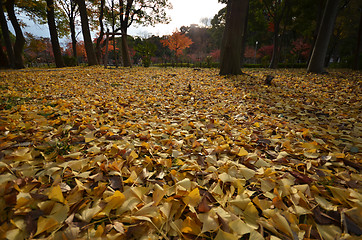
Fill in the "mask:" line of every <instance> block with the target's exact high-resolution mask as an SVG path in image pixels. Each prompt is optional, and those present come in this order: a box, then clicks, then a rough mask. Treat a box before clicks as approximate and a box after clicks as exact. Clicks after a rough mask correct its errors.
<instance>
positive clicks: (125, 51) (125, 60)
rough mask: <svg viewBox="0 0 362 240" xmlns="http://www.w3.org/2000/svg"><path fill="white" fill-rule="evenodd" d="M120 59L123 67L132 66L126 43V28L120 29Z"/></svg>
mask: <svg viewBox="0 0 362 240" xmlns="http://www.w3.org/2000/svg"><path fill="white" fill-rule="evenodd" d="M121 32H122V59H123V66H124V67H132V63H131V56H130V55H129V50H128V43H127V28H126V29H122V30H121Z"/></svg>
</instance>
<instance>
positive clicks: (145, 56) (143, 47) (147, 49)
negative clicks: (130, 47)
mask: <svg viewBox="0 0 362 240" xmlns="http://www.w3.org/2000/svg"><path fill="white" fill-rule="evenodd" d="M134 49H135V50H136V52H137V53H138V55H139V56H140V57H141V59H142V64H143V66H144V67H149V66H150V64H151V57H152V56H153V55H154V53H155V51H156V45H154V44H152V43H150V42H149V41H147V40H142V41H140V42H139V43H138V44H137V45H136V46H135V48H134Z"/></svg>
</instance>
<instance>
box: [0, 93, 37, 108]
mask: <svg viewBox="0 0 362 240" xmlns="http://www.w3.org/2000/svg"><path fill="white" fill-rule="evenodd" d="M30 100H31V98H23V97H15V96H7V97H2V98H0V110H9V109H12V108H13V107H15V106H17V105H22V104H24V103H26V102H29V101H30Z"/></svg>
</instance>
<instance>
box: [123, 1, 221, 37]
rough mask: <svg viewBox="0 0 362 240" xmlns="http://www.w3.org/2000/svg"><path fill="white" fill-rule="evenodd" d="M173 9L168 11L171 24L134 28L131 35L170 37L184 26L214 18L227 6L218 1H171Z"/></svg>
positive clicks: (130, 32)
mask: <svg viewBox="0 0 362 240" xmlns="http://www.w3.org/2000/svg"><path fill="white" fill-rule="evenodd" d="M170 2H171V4H172V6H173V9H170V10H167V14H168V16H169V17H171V22H170V23H169V24H158V25H156V26H155V27H147V28H145V27H133V26H131V28H130V29H129V34H131V35H141V36H142V35H143V34H144V33H146V32H148V33H150V34H151V35H152V34H154V35H168V34H171V33H172V32H173V31H175V30H176V29H179V28H180V27H182V26H190V25H191V24H200V20H201V19H202V18H213V17H214V15H215V14H217V13H218V11H219V10H220V9H221V8H223V7H224V6H225V4H221V3H218V1H217V0H170Z"/></svg>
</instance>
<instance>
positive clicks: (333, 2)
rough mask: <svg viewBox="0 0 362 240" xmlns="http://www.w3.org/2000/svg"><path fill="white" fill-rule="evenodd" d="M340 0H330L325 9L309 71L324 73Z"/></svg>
mask: <svg viewBox="0 0 362 240" xmlns="http://www.w3.org/2000/svg"><path fill="white" fill-rule="evenodd" d="M338 5H339V0H328V1H327V4H326V6H325V9H324V14H323V18H322V22H321V25H320V28H319V31H318V36H317V39H316V42H315V45H314V47H313V52H312V55H311V59H310V61H309V64H308V69H307V71H308V72H313V73H323V72H325V70H324V64H325V57H326V54H327V49H328V44H329V40H330V38H331V35H332V32H333V28H334V22H335V20H336V16H337V12H338Z"/></svg>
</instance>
